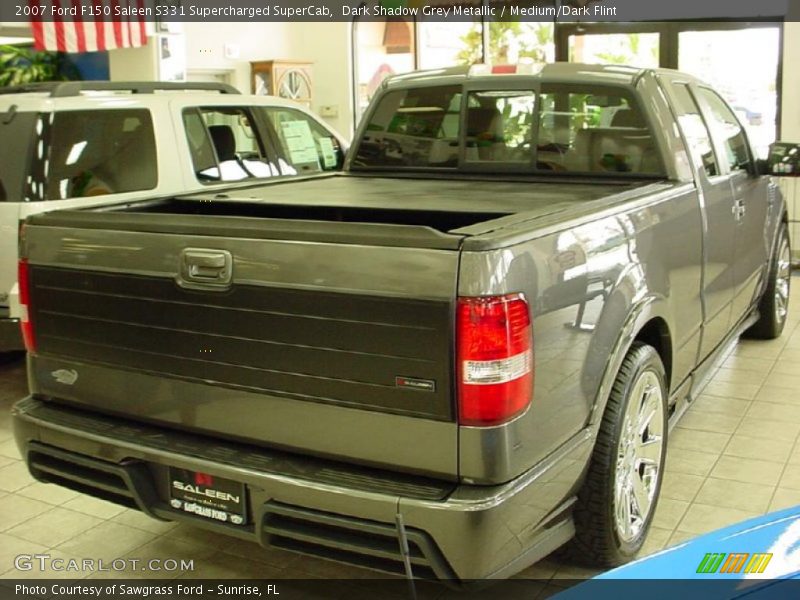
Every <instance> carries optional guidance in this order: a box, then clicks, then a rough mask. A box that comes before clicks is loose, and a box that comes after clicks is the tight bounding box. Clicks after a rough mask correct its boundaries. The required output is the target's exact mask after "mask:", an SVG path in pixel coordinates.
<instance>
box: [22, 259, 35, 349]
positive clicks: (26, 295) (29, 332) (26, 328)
mask: <svg viewBox="0 0 800 600" xmlns="http://www.w3.org/2000/svg"><path fill="white" fill-rule="evenodd" d="M17 282H18V285H19V303H20V310H21V315H20V320H19V322H20V326H21V327H22V339H23V341H24V342H25V349H26V350H27V351H28V352H36V337H35V336H34V334H33V321H32V320H31V292H30V290H31V288H30V273H29V269H28V261H27V260H25V259H24V258H23V259H22V260H20V261H19V272H18V274H17Z"/></svg>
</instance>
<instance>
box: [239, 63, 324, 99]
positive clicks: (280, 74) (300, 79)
mask: <svg viewBox="0 0 800 600" xmlns="http://www.w3.org/2000/svg"><path fill="white" fill-rule="evenodd" d="M311 66H312V63H310V62H303V61H297V60H259V61H254V62H251V63H250V89H251V91H252V93H253V94H257V95H259V96H263V95H269V96H280V97H281V98H288V99H289V100H295V101H296V102H301V103H302V104H305V105H306V106H308V107H310V106H311V97H312V92H313V82H312V75H311Z"/></svg>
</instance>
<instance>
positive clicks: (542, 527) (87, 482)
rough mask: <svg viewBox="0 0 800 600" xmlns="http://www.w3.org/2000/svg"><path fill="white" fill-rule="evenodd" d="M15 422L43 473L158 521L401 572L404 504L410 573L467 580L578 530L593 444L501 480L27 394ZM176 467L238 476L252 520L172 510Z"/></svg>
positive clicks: (580, 444)
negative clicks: (369, 461) (317, 452)
mask: <svg viewBox="0 0 800 600" xmlns="http://www.w3.org/2000/svg"><path fill="white" fill-rule="evenodd" d="M13 422H14V433H15V437H16V440H17V444H18V446H19V447H20V450H21V452H22V454H23V456H25V457H26V460H27V462H28V466H29V468H30V470H31V473H32V474H33V475H34V477H36V478H37V479H40V480H42V481H49V482H52V483H57V484H60V485H64V486H66V487H71V488H73V489H77V490H79V491H82V492H84V493H88V494H90V495H94V496H98V497H102V498H106V499H108V500H111V501H114V502H117V503H120V504H123V505H126V506H129V507H132V508H138V509H140V510H142V511H144V512H145V513H147V514H149V515H150V516H152V517H154V518H157V519H163V520H174V521H185V522H190V523H192V524H195V525H197V526H199V527H203V528H206V529H211V530H214V531H218V532H221V533H226V534H229V535H232V536H235V537H238V538H241V539H247V540H251V541H255V542H258V543H260V544H262V545H265V546H273V547H280V548H284V549H287V550H291V551H295V552H300V553H304V554H310V555H314V556H318V557H321V558H327V559H332V560H337V561H340V562H344V563H349V564H355V565H358V566H363V567H367V568H372V569H376V570H379V571H384V572H389V573H395V574H402V573H403V562H402V557H401V556H400V553H399V543H398V538H397V536H398V531H397V526H396V523H397V520H398V519H397V517H398V514H399V515H402V521H403V522H404V524H405V527H406V531H407V537H408V540H409V542H410V553H411V561H412V565H413V571H414V574H415V576H417V577H425V578H436V579H451V580H452V579H455V580H462V581H463V580H474V579H484V578H488V577H504V576H508V575H511V574H513V573H514V572H515V571H517V570H519V569H521V568H524V567H525V566H527V565H528V564H530V563H532V562H534V561H535V560H538V559H540V558H542V557H544V556H546V555H547V554H549V553H550V552H552V551H553V550H554V549H555V548H557V547H558V546H560V545H561V544H563V543H564V542H566V541H567V540H568V539H569V538H570V537H571V536H572V535H573V533H574V529H573V525H572V520H571V517H570V514H569V507H570V505H571V492H572V488H573V487H574V484H575V481H577V479H578V478H579V477H580V472H582V470H583V465H585V457H586V456H587V455H588V447H589V446H590V444H588V443H587V442H588V436H581V439H580V440H575V441H574V443H572V444H571V445H570V447H569V448H565V449H564V450H563V452H561V453H560V454H559V456H558V457H554V460H553V461H552V462H550V463H548V464H547V465H545V466H543V468H542V469H541V470H539V469H537V470H536V471H535V472H533V471H532V472H530V473H528V474H526V475H524V476H523V477H521V478H519V479H518V480H515V481H513V482H510V483H508V484H505V485H503V486H492V487H479V486H459V487H454V486H453V484H449V483H446V482H438V481H435V480H430V479H424V478H420V477H413V476H406V475H398V474H394V473H388V472H386V471H379V470H375V469H366V468H359V467H355V466H346V465H342V464H341V463H335V462H332V461H324V460H321V459H316V458H308V457H300V456H298V455H293V454H287V453H283V452H280V451H273V450H267V449H264V448H260V447H253V446H244V445H240V444H235V443H231V442H223V441H219V440H211V439H209V438H202V437H200V436H195V435H192V434H187V433H183V432H176V431H171V430H166V429H162V428H157V427H153V426H149V425H142V424H139V423H133V422H129V421H121V420H116V419H111V418H109V417H106V416H101V415H97V414H95V413H89V412H85V411H79V410H74V409H72V408H67V407H63V406H60V405H57V404H55V403H53V402H43V401H41V400H38V399H35V398H32V397H29V398H26V399H24V400H21V401H20V402H18V403H17V404H16V405H15V407H14V410H13ZM584 438H586V439H584ZM556 459H557V460H556ZM170 466H173V467H179V468H185V469H190V470H194V471H201V472H204V473H210V474H212V475H215V476H218V477H224V478H227V479H234V480H237V481H241V482H243V483H244V484H245V485H246V489H247V496H248V499H249V502H248V522H247V523H246V524H245V525H240V526H235V525H231V524H227V523H220V522H214V521H209V520H206V519H203V518H202V517H198V516H195V515H190V514H187V513H184V512H181V511H179V510H176V509H174V508H172V507H171V506H170V504H169V480H168V475H167V473H168V468H169V467H170ZM570 482H571V483H570ZM564 490H567V491H568V492H569V493H565V492H564Z"/></svg>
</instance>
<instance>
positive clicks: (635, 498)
mask: <svg viewBox="0 0 800 600" xmlns="http://www.w3.org/2000/svg"><path fill="white" fill-rule="evenodd" d="M631 390H632V391H631V396H630V400H629V402H628V406H627V408H626V409H625V418H624V420H623V422H622V431H621V434H620V439H619V445H618V447H617V461H616V474H615V477H614V507H613V508H614V523H615V525H616V530H617V535H618V536H619V538H620V540H621V541H623V542H626V543H628V542H632V541H633V540H635V539H636V538H637V536H639V534H640V533H641V531H642V529H643V528H644V526H645V523H647V518H648V516H649V515H650V511H651V509H652V506H653V501H654V499H655V494H656V490H657V488H658V481H659V476H660V472H659V471H660V469H661V462H662V461H661V459H662V455H663V452H664V410H663V406H662V404H663V401H664V398H663V390H662V386H661V382H660V381H659V378H658V376H657V375H656V373H654V372H653V371H650V370H648V371H644V372H643V373H641V374H640V375H639V378H638V379H637V380H636V382H635V383H634V384H633V386H632V388H631Z"/></svg>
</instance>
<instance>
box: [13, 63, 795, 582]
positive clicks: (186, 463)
mask: <svg viewBox="0 0 800 600" xmlns="http://www.w3.org/2000/svg"><path fill="white" fill-rule="evenodd" d="M523 71H524V72H523ZM298 135H302V132H298ZM787 157H788V155H787ZM768 172H769V165H768V163H766V162H765V161H760V160H757V159H756V158H755V157H754V155H753V153H752V151H751V149H750V146H749V144H748V140H747V136H746V133H745V131H744V130H743V128H742V126H741V125H740V123H739V122H738V120H737V117H736V116H735V114H734V112H733V111H732V110H731V108H730V107H729V106H728V105H727V104H726V103H725V102H724V101H723V100H722V99H721V98H720V96H719V95H718V94H717V93H716V92H714V90H712V89H711V88H709V87H708V86H706V85H704V84H703V83H701V82H699V81H696V80H695V79H693V78H692V77H689V76H687V75H684V74H681V73H677V72H672V71H666V70H655V71H654V70H640V69H633V68H623V67H610V66H609V67H603V66H589V65H576V64H554V65H548V66H546V67H543V68H542V69H538V70H537V69H533V68H527V69H524V70H523V69H518V70H516V71H515V69H513V68H508V67H501V68H490V67H484V66H479V67H474V68H472V69H469V70H452V71H449V70H448V71H436V72H429V73H416V74H411V75H406V76H398V77H393V78H391V79H389V80H388V81H387V82H386V83H385V84H383V86H382V87H381V89H380V90H379V92H378V94H377V95H376V97H375V99H374V100H373V101H372V104H371V106H370V108H369V110H368V112H367V114H366V116H365V118H364V120H363V123H362V124H361V126H360V128H359V130H358V132H357V134H356V137H355V142H354V144H353V146H352V147H351V149H350V153H349V155H348V158H347V162H346V165H345V171H344V172H343V173H334V174H321V175H315V176H309V177H300V178H296V179H294V180H292V181H291V182H278V181H275V182H272V183H266V184H261V185H258V186H251V187H245V188H241V187H240V188H236V189H229V190H227V191H225V190H219V189H215V190H213V192H211V191H210V192H207V193H196V194H193V195H190V196H183V197H154V198H153V199H151V200H140V201H131V202H128V203H124V204H117V205H114V206H106V207H101V208H97V207H95V208H86V209H82V210H70V211H56V212H52V213H48V214H44V215H35V216H32V217H30V218H29V219H28V220H27V223H26V225H25V227H24V231H23V232H22V237H23V240H22V243H21V257H22V259H21V261H20V276H19V281H20V301H21V303H22V304H23V305H24V307H23V314H24V315H25V317H24V319H23V320H22V321H23V322H22V327H23V332H24V337H25V339H26V341H27V347H28V350H29V358H28V361H29V363H28V367H29V378H30V396H29V397H27V398H25V399H23V400H21V401H20V402H18V403H17V404H16V405H15V408H14V415H13V421H14V430H15V435H16V439H17V443H18V444H19V447H20V448H21V450H22V452H23V455H24V457H25V459H26V460H27V463H28V465H29V467H30V470H31V473H32V474H33V475H34V477H36V478H37V479H39V480H41V481H46V482H52V483H55V484H59V485H63V486H66V487H69V488H73V489H76V490H80V491H82V492H85V493H87V494H91V495H93V496H97V497H100V498H105V499H108V500H112V501H115V502H119V503H122V504H124V505H127V506H130V507H134V508H138V509H141V510H142V511H144V512H145V513H147V514H149V515H151V516H152V517H155V518H157V519H165V520H176V521H184V522H188V523H194V524H196V525H197V526H198V527H205V528H207V529H211V530H214V531H218V532H223V533H227V534H230V535H231V536H235V537H238V538H241V539H245V540H252V541H257V542H259V543H261V544H263V545H266V546H272V547H278V548H283V549H286V550H290V551H296V552H300V553H306V554H311V555H314V556H318V557H323V558H329V559H333V560H337V561H343V562H346V563H351V564H357V565H362V566H366V567H370V568H373V569H378V570H382V571H388V572H390V573H398V574H406V575H410V576H413V577H430V578H438V579H449V580H457V582H463V581H466V580H476V579H484V578H496V577H505V576H509V575H511V574H513V573H515V572H517V571H519V570H520V569H522V568H524V567H525V566H527V565H530V564H531V563H533V562H534V561H536V560H538V559H540V558H542V557H544V556H545V555H547V554H549V553H551V552H553V551H554V550H555V549H557V548H559V547H561V546H564V545H567V547H568V548H569V552H570V553H571V554H572V555H573V556H575V557H576V558H577V559H579V560H581V561H583V562H587V563H593V564H596V565H615V564H619V563H622V562H624V561H626V560H629V559H630V558H632V557H633V556H634V555H635V554H636V553H637V551H638V550H639V549H640V548H641V546H642V543H643V541H644V538H645V536H646V535H647V532H648V528H649V526H650V523H651V521H652V517H653V513H654V511H655V508H656V504H657V502H658V496H659V489H660V486H661V481H662V476H663V471H664V458H665V453H666V443H667V438H668V431H669V428H670V426H671V425H672V424H674V422H675V421H676V420H677V419H678V418H679V417H680V415H681V414H682V413H683V412H684V411H685V409H686V408H687V406H689V405H690V404H691V402H692V400H693V398H695V397H696V395H697V393H698V391H699V390H700V389H701V388H702V386H703V384H704V381H705V378H706V377H707V375H708V373H709V370H710V367H711V366H712V365H713V364H714V361H715V360H716V359H717V358H718V357H719V356H720V355H721V353H723V351H724V350H725V349H726V347H728V345H729V343H731V342H733V341H735V339H736V338H737V336H739V335H740V334H741V333H743V332H746V333H748V334H749V335H752V336H755V337H760V338H773V337H776V336H778V335H780V333H781V330H782V328H783V325H784V322H785V319H786V311H787V299H788V297H789V294H788V291H789V290H788V288H789V281H790V273H789V269H790V265H789V256H790V254H789V241H788V237H787V227H786V220H787V215H786V208H785V205H784V200H783V198H782V196H781V194H780V192H779V191H778V188H777V187H776V185H775V184H774V183H773V182H772V180H771V179H770V177H769V176H768Z"/></svg>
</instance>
